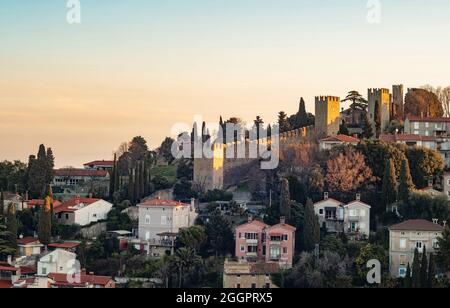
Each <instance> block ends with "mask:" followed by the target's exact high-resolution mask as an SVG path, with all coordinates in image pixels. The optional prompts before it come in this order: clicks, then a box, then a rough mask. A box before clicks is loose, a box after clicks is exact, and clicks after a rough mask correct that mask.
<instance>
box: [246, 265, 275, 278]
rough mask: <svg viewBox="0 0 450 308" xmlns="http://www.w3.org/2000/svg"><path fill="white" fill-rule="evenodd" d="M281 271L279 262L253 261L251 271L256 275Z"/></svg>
mask: <svg viewBox="0 0 450 308" xmlns="http://www.w3.org/2000/svg"><path fill="white" fill-rule="evenodd" d="M279 271H280V266H279V265H278V263H252V264H250V273H252V274H255V275H265V274H274V273H278V272H279Z"/></svg>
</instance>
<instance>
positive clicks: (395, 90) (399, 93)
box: [391, 84, 405, 119]
mask: <svg viewBox="0 0 450 308" xmlns="http://www.w3.org/2000/svg"><path fill="white" fill-rule="evenodd" d="M404 99H405V92H404V88H403V85H402V84H400V85H393V86H392V110H391V112H392V117H393V118H397V119H402V118H403V111H404V103H405V100H404Z"/></svg>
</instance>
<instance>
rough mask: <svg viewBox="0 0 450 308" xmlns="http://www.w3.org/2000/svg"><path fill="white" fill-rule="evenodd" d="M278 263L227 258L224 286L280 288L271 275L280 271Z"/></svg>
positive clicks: (234, 287) (232, 287)
mask: <svg viewBox="0 0 450 308" xmlns="http://www.w3.org/2000/svg"><path fill="white" fill-rule="evenodd" d="M279 271H280V268H279V266H278V264H276V263H255V262H248V261H246V260H229V259H227V260H225V263H224V271H223V287H224V288H225V289H273V288H278V287H277V286H276V285H275V284H274V283H273V282H272V279H271V275H272V274H275V273H278V272H279Z"/></svg>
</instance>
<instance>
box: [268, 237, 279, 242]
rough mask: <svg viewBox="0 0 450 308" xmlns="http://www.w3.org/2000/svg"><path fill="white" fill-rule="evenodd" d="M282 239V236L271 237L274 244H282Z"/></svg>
mask: <svg viewBox="0 0 450 308" xmlns="http://www.w3.org/2000/svg"><path fill="white" fill-rule="evenodd" d="M281 239H282V237H281V236H271V237H270V240H271V241H272V242H281Z"/></svg>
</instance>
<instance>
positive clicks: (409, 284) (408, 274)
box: [403, 262, 412, 289]
mask: <svg viewBox="0 0 450 308" xmlns="http://www.w3.org/2000/svg"><path fill="white" fill-rule="evenodd" d="M403 283H404V286H405V288H406V289H410V288H411V287H412V281H411V265H410V264H409V262H408V267H407V268H406V276H405V279H404V281H403Z"/></svg>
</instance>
